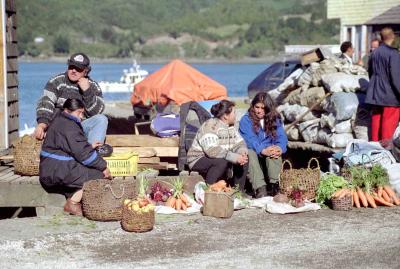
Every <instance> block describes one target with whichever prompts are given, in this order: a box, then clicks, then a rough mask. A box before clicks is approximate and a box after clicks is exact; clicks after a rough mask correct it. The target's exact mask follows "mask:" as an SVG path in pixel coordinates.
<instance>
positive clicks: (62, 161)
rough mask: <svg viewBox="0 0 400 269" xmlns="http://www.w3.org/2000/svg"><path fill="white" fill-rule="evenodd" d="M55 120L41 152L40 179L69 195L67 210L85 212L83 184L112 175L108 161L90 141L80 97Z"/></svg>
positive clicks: (47, 187) (70, 101) (45, 185)
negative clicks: (85, 127)
mask: <svg viewBox="0 0 400 269" xmlns="http://www.w3.org/2000/svg"><path fill="white" fill-rule="evenodd" d="M63 109H64V110H63V111H62V112H61V113H59V114H58V115H57V116H56V117H55V118H54V120H53V121H52V122H51V124H50V126H49V128H48V130H47V132H46V137H45V139H44V142H43V146H42V151H41V152H40V167H39V173H40V176H39V180H40V184H41V185H42V186H43V188H44V189H45V190H46V191H47V192H50V193H51V192H54V193H60V194H63V195H65V197H66V198H67V202H66V203H65V205H64V211H65V212H67V213H70V214H73V215H82V208H81V203H80V201H81V199H82V187H83V184H84V183H85V182H86V181H89V180H92V179H100V178H110V177H111V175H110V170H109V169H108V168H107V163H106V161H105V160H104V159H103V158H102V157H100V155H99V154H98V153H97V151H96V150H95V149H94V148H95V147H97V146H98V144H99V143H93V144H92V145H91V144H89V142H88V140H87V138H86V137H85V134H84V132H83V128H82V125H81V121H82V119H83V115H84V112H85V109H84V104H83V102H82V101H81V100H79V99H67V100H66V101H65V103H64V105H63Z"/></svg>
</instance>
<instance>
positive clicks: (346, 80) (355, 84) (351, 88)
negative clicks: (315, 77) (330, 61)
mask: <svg viewBox="0 0 400 269" xmlns="http://www.w3.org/2000/svg"><path fill="white" fill-rule="evenodd" d="M368 81H369V79H368V76H365V75H349V74H345V73H331V74H324V75H322V82H323V84H324V85H325V88H326V89H327V90H329V91H331V92H355V91H357V90H360V89H361V88H363V89H364V88H365V83H366V82H368Z"/></svg>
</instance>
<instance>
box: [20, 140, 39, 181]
mask: <svg viewBox="0 0 400 269" xmlns="http://www.w3.org/2000/svg"><path fill="white" fill-rule="evenodd" d="M42 143H43V142H42V141H39V140H37V139H36V138H34V137H31V136H29V135H24V136H23V137H21V138H19V140H18V141H17V142H16V143H15V145H14V153H13V155H14V173H15V174H19V175H23V176H37V175H39V164H40V151H41V149H42Z"/></svg>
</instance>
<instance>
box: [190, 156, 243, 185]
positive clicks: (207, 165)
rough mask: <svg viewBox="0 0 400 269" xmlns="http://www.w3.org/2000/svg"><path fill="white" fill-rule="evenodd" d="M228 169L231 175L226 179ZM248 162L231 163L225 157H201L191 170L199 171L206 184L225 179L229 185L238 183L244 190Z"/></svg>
mask: <svg viewBox="0 0 400 269" xmlns="http://www.w3.org/2000/svg"><path fill="white" fill-rule="evenodd" d="M228 169H232V172H233V177H232V178H229V179H228V176H227V172H228ZM248 169H249V165H248V163H246V164H245V165H240V164H232V163H230V162H228V161H227V160H225V159H219V158H208V157H202V158H201V159H199V160H198V161H197V162H196V163H195V164H194V166H193V168H192V170H193V171H197V172H199V173H200V174H201V175H202V176H203V177H204V178H205V180H206V182H207V184H213V183H215V182H217V181H218V180H221V179H223V180H225V181H226V182H227V183H228V184H229V185H230V186H233V187H234V186H236V185H239V189H240V190H241V191H244V185H245V183H246V176H247V171H248Z"/></svg>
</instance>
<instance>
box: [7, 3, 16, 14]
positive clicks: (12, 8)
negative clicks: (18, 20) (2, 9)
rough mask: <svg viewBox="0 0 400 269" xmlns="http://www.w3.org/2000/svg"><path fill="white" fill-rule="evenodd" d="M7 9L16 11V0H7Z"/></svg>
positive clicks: (12, 11) (11, 11)
mask: <svg viewBox="0 0 400 269" xmlns="http://www.w3.org/2000/svg"><path fill="white" fill-rule="evenodd" d="M5 2H6V11H7V12H10V13H14V12H16V6H15V1H14V0H6V1H5Z"/></svg>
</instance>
